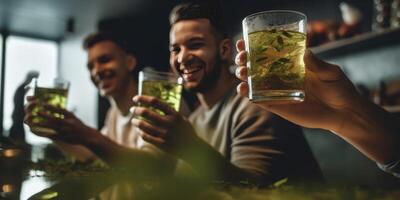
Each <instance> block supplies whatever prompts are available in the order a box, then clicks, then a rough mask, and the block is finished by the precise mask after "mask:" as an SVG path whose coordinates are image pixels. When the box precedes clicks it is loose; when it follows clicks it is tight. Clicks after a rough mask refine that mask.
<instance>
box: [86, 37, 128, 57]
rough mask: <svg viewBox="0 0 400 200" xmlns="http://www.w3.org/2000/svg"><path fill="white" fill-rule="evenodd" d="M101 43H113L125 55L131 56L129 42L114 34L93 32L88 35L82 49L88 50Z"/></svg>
mask: <svg viewBox="0 0 400 200" xmlns="http://www.w3.org/2000/svg"><path fill="white" fill-rule="evenodd" d="M103 41H111V42H114V43H115V44H116V45H117V46H118V47H119V48H121V49H122V50H124V51H125V52H126V53H130V54H133V53H134V52H132V49H131V48H130V46H129V42H128V41H127V40H126V39H124V37H123V36H122V35H120V34H117V33H114V32H106V31H102V32H95V33H92V34H90V35H88V36H87V37H86V38H85V40H84V41H83V49H85V50H88V49H90V48H92V47H93V46H94V45H96V44H97V43H99V42H103Z"/></svg>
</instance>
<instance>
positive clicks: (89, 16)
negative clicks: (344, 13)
mask: <svg viewBox="0 0 400 200" xmlns="http://www.w3.org/2000/svg"><path fill="white" fill-rule="evenodd" d="M183 1H188V0H0V31H1V32H2V33H3V34H4V33H7V32H8V33H11V34H15V35H24V36H30V37H38V38H46V39H54V40H61V39H62V38H64V37H65V36H66V34H70V32H73V33H74V34H86V33H87V32H90V31H92V30H94V29H95V28H96V26H97V25H98V22H99V21H101V20H103V19H113V18H119V17H126V16H139V14H141V15H140V16H145V17H146V18H147V19H150V18H152V20H153V22H156V23H161V21H163V20H164V18H167V17H168V12H169V10H170V9H171V8H172V6H173V5H175V4H176V3H179V2H183ZM201 1H205V0H201ZM219 1H221V2H222V4H223V6H224V7H225V8H227V9H225V10H229V12H226V14H227V17H226V20H227V22H228V23H232V24H235V26H237V27H235V28H236V29H240V21H241V19H242V18H243V17H244V16H245V15H247V14H249V13H252V12H256V11H261V10H265V9H268V8H271V6H273V5H279V8H283V7H284V6H283V4H284V3H285V2H286V3H288V2H290V5H294V4H296V3H300V2H297V1H294V0H246V1H243V0H219ZM300 1H301V2H303V3H301V4H304V2H315V1H316V0H300ZM324 1H331V0H324ZM295 2H296V3H295ZM149 11H150V12H149ZM138 13H139V14H138ZM147 19H146V20H147ZM154 19H155V20H154ZM160 19H162V20H160ZM146 20H144V21H146ZM68 22H73V23H69V25H72V26H68ZM149 23H150V22H149ZM162 23H164V22H162ZM167 24H168V23H167ZM157 26H158V25H157Z"/></svg>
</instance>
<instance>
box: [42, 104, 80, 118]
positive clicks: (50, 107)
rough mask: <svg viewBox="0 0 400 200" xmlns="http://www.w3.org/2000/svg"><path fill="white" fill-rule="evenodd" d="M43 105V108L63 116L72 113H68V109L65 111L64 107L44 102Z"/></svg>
mask: <svg viewBox="0 0 400 200" xmlns="http://www.w3.org/2000/svg"><path fill="white" fill-rule="evenodd" d="M43 107H44V109H46V110H47V111H50V112H52V113H58V114H61V115H64V116H71V115H73V114H72V113H70V112H69V111H67V110H66V109H64V108H61V107H57V106H53V105H50V104H44V105H43Z"/></svg>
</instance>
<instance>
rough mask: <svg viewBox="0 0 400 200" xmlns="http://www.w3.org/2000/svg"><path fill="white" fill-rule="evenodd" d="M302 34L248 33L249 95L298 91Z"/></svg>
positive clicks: (300, 88)
mask: <svg viewBox="0 0 400 200" xmlns="http://www.w3.org/2000/svg"><path fill="white" fill-rule="evenodd" d="M305 45H306V35H305V34H304V33H300V32H296V31H285V30H275V29H273V30H267V31H257V32H252V33H250V34H249V48H250V51H249V58H250V59H249V61H250V70H249V75H250V81H251V82H250V85H251V87H252V89H253V91H254V93H253V95H257V96H263V95H264V93H270V92H271V91H275V92H279V91H285V92H287V91H289V92H302V91H303V85H304V75H305V69H304V61H303V56H304V50H305Z"/></svg>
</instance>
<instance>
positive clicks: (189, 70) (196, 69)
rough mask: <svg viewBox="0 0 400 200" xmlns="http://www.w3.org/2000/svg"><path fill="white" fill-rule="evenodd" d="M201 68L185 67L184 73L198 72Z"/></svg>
mask: <svg viewBox="0 0 400 200" xmlns="http://www.w3.org/2000/svg"><path fill="white" fill-rule="evenodd" d="M199 70H200V68H193V69H184V70H183V73H184V74H191V73H193V72H197V71H199Z"/></svg>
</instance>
